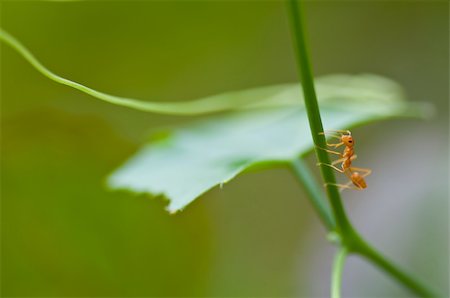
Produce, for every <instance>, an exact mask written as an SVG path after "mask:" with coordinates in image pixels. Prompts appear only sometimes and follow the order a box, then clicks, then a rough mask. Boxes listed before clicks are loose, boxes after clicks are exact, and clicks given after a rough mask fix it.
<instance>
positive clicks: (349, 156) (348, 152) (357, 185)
mask: <svg viewBox="0 0 450 298" xmlns="http://www.w3.org/2000/svg"><path fill="white" fill-rule="evenodd" d="M320 134H321V135H327V134H328V136H329V137H332V138H336V139H339V140H340V142H339V143H332V144H329V143H328V142H327V146H329V147H334V148H338V147H340V146H343V145H344V146H345V149H344V151H343V152H342V153H341V152H338V151H333V150H329V149H325V148H320V147H319V149H322V150H325V151H326V152H329V153H332V154H336V155H339V156H340V157H341V158H340V159H337V160H335V161H333V162H332V163H331V164H324V163H319V164H318V165H324V166H328V167H331V168H333V169H334V170H336V171H338V172H340V173H343V174H345V175H346V176H347V177H348V178H349V179H350V182H349V183H347V184H330V185H335V186H339V187H341V188H349V189H357V190H362V189H365V188H366V187H367V184H366V181H365V180H364V177H366V176H369V175H370V174H371V173H372V170H370V169H363V168H355V167H352V166H351V165H352V161H353V160H355V159H356V157H357V155H356V154H355V150H354V148H353V147H354V145H355V140H354V139H353V137H352V133H351V132H350V131H349V130H329V131H326V132H321V133H320ZM338 163H342V164H341V168H342V169H339V168H337V167H336V166H335V164H338ZM356 171H360V172H363V174H360V173H359V172H356ZM352 184H353V186H352Z"/></svg>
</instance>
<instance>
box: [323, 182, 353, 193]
mask: <svg viewBox="0 0 450 298" xmlns="http://www.w3.org/2000/svg"><path fill="white" fill-rule="evenodd" d="M350 183H351V182H350ZM325 185H334V186H337V187H339V188H340V190H341V191H342V190H344V189H354V190H361V188H359V187H355V186H350V185H349V184H337V183H326V184H325Z"/></svg>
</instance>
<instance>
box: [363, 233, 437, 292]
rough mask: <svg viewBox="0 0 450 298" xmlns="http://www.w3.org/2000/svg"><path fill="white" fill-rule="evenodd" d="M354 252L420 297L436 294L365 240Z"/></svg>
mask: <svg viewBox="0 0 450 298" xmlns="http://www.w3.org/2000/svg"><path fill="white" fill-rule="evenodd" d="M355 252H356V253H358V254H359V255H361V256H363V257H365V258H367V259H368V260H369V261H371V262H372V263H373V264H375V265H377V266H378V267H379V268H381V269H382V270H383V271H384V272H386V273H388V274H389V275H390V276H392V277H393V278H395V279H396V280H398V281H399V282H400V283H402V284H403V285H404V286H405V287H407V288H409V289H410V290H411V291H413V292H414V293H416V294H418V295H420V296H421V297H436V296H437V295H436V294H434V293H433V292H432V291H431V290H430V289H429V288H428V287H426V286H425V285H423V284H421V283H420V282H419V281H418V280H417V279H415V278H413V277H412V276H411V275H409V274H407V273H406V272H404V271H402V270H400V269H399V268H397V267H396V266H395V265H394V264H393V263H392V262H390V261H389V260H387V259H386V258H385V257H383V256H382V255H381V254H380V253H379V252H377V251H376V250H375V249H374V248H372V247H371V246H370V245H368V244H367V243H366V242H364V241H361V247H360V248H358V249H356V250H355Z"/></svg>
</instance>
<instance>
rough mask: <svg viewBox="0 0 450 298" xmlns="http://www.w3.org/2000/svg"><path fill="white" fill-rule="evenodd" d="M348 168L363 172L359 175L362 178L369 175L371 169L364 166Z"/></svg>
mask: <svg viewBox="0 0 450 298" xmlns="http://www.w3.org/2000/svg"><path fill="white" fill-rule="evenodd" d="M350 170H351V171H353V170H355V171H360V172H364V174H362V175H361V176H362V177H363V178H364V177H367V176H369V175H370V174H372V170H371V169H366V168H355V167H351V168H350Z"/></svg>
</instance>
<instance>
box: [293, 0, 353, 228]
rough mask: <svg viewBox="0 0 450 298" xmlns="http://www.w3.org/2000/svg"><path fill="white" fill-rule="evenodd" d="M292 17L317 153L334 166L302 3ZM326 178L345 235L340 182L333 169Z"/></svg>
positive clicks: (324, 173)
mask: <svg viewBox="0 0 450 298" xmlns="http://www.w3.org/2000/svg"><path fill="white" fill-rule="evenodd" d="M288 4H289V15H290V19H291V25H292V33H293V34H292V38H293V40H294V44H295V48H296V54H297V64H298V70H299V74H300V81H301V83H302V87H303V88H302V89H303V94H304V98H305V107H306V112H307V114H308V121H309V126H310V129H311V135H312V138H313V141H314V144H315V151H316V156H317V159H318V160H319V162H320V163H322V164H330V163H331V162H330V158H329V156H328V154H327V153H326V152H325V151H324V150H321V149H318V148H325V147H326V141H325V136H324V135H321V134H320V133H321V132H323V126H322V120H321V117H320V112H319V105H318V103H317V96H316V91H315V89H314V81H313V76H312V72H311V69H310V66H309V60H308V49H307V47H306V43H305V41H306V38H305V34H304V31H303V27H304V26H303V24H302V23H303V22H302V16H301V12H300V5H299V2H298V1H296V0H289V1H288ZM320 170H321V174H322V178H323V180H324V181H325V183H326V184H327V187H326V190H327V195H328V199H329V201H330V205H331V207H332V210H333V213H334V218H335V220H336V230H337V231H338V232H339V231H341V232H344V231H347V230H349V229H351V227H350V224H349V221H348V219H347V216H346V214H345V211H344V207H343V205H342V202H341V196H340V194H339V190H338V188H337V187H336V186H333V185H331V184H335V183H336V178H335V176H334V172H333V170H332V169H331V168H330V167H326V166H321V167H320Z"/></svg>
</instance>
